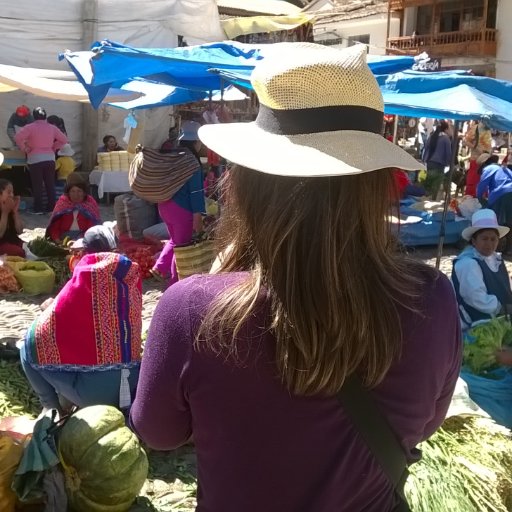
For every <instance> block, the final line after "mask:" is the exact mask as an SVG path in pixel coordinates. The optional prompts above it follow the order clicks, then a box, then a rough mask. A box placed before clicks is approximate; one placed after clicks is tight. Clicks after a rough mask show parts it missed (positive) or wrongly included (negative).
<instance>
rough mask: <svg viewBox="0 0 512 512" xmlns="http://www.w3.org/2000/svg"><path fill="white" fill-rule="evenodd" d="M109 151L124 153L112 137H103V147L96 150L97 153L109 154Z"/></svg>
mask: <svg viewBox="0 0 512 512" xmlns="http://www.w3.org/2000/svg"><path fill="white" fill-rule="evenodd" d="M111 151H124V148H122V147H121V146H120V145H119V144H118V143H117V139H116V138H115V137H114V136H113V135H105V137H103V146H100V147H99V148H98V153H110V152H111Z"/></svg>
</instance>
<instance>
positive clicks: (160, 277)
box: [149, 268, 167, 283]
mask: <svg viewBox="0 0 512 512" xmlns="http://www.w3.org/2000/svg"><path fill="white" fill-rule="evenodd" d="M149 272H150V274H151V275H152V276H153V277H154V278H155V279H156V280H157V281H160V282H161V283H165V282H166V281H167V277H165V276H164V275H163V274H161V273H160V272H158V270H155V269H154V268H152V269H150V270H149Z"/></svg>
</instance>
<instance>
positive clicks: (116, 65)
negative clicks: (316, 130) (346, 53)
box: [60, 41, 414, 108]
mask: <svg viewBox="0 0 512 512" xmlns="http://www.w3.org/2000/svg"><path fill="white" fill-rule="evenodd" d="M268 47H269V45H248V44H243V43H238V42H233V41H229V42H221V43H211V44H205V45H200V46H191V47H183V48H132V47H129V46H125V45H121V44H119V43H115V42H112V41H103V42H101V43H96V44H95V45H93V48H92V50H90V51H86V52H66V53H64V54H62V55H61V56H60V58H61V59H65V60H66V61H67V62H68V64H69V66H70V67H71V69H72V70H73V71H74V73H75V74H76V76H77V77H78V79H79V80H80V82H81V83H82V84H83V85H84V87H85V88H86V90H87V92H88V94H89V99H90V101H91V104H92V105H93V106H94V107H95V108H97V107H98V106H99V105H100V104H101V103H102V101H103V100H104V98H105V96H106V94H107V92H108V90H109V89H110V88H112V87H117V88H121V87H122V86H123V85H124V84H126V83H127V82H132V81H133V80H135V79H136V80H139V81H143V80H148V81H151V82H153V83H160V84H165V85H172V86H175V87H181V88H184V89H190V90H193V91H211V90H219V89H221V88H222V87H223V85H224V83H225V82H226V80H227V78H226V77H227V76H228V75H230V76H231V77H232V79H233V81H234V83H236V84H237V85H243V86H245V87H249V88H250V82H249V80H248V79H249V77H250V74H251V72H252V70H253V69H254V66H255V65H256V63H257V62H258V61H259V60H260V59H262V58H263V54H264V51H265V49H267V48H268ZM368 60H369V66H370V68H371V69H372V70H373V71H374V73H376V74H386V73H388V74H389V73H395V72H398V71H400V70H403V69H407V68H410V67H411V66H412V64H413V63H414V58H413V57H409V56H398V57H396V56H391V57H388V56H370V57H369V59H368ZM212 70H216V71H217V72H212ZM222 73H225V75H223V74H222ZM237 80H239V81H238V82H237Z"/></svg>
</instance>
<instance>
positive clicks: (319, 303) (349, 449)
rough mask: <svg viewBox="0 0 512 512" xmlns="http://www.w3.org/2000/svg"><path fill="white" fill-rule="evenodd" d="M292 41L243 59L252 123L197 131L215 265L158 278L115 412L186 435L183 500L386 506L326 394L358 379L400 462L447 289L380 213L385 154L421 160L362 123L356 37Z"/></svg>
mask: <svg viewBox="0 0 512 512" xmlns="http://www.w3.org/2000/svg"><path fill="white" fill-rule="evenodd" d="M310 46H311V47H310V48H301V49H300V51H297V48H295V47H294V45H293V44H291V45H290V44H279V43H278V44H275V45H274V47H275V49H274V48H273V51H272V54H271V55H268V56H266V57H265V59H262V60H261V61H259V62H258V63H257V65H256V67H255V69H254V71H253V73H252V75H251V81H252V84H253V85H254V90H255V91H256V93H257V95H258V100H259V105H260V107H259V109H260V110H259V113H258V117H257V119H256V121H255V122H254V123H218V124H207V125H203V126H201V128H200V129H199V137H200V140H201V141H202V142H203V143H204V144H205V145H206V146H207V147H209V148H211V149H212V150H213V151H215V152H216V153H218V154H219V155H221V156H222V157H224V158H226V159H227V160H229V161H230V162H231V163H233V164H234V165H233V167H232V168H230V170H229V172H228V173H226V174H225V176H226V183H225V184H226V186H225V188H224V190H225V196H224V197H223V199H224V198H225V201H224V202H223V208H224V210H223V214H222V216H221V220H220V223H219V226H218V229H217V230H216V235H215V236H216V240H218V241H219V242H220V244H219V250H220V255H221V256H220V258H219V260H220V267H219V269H218V271H217V272H216V273H214V274H209V275H194V276H191V277H189V278H186V279H182V280H180V281H179V282H177V283H175V284H173V285H172V286H170V287H169V289H168V290H167V291H166V292H165V293H164V294H163V296H162V298H161V299H160V302H159V303H158V306H157V308H156V309H155V312H154V315H153V317H152V319H151V325H150V327H149V331H148V337H147V341H146V345H145V348H144V357H143V361H142V366H141V374H140V379H139V383H138V387H137V395H136V397H135V401H134V404H133V407H132V409H131V411H130V424H131V427H132V428H133V429H134V430H135V432H136V433H137V435H138V436H139V437H140V438H141V440H142V441H143V442H144V443H145V444H146V445H147V446H148V447H149V448H152V449H156V450H171V449H174V448H176V447H178V446H180V445H182V444H184V443H186V442H187V441H188V440H189V439H190V437H191V436H193V439H194V444H195V447H196V453H197V461H198V463H197V467H198V489H199V491H198V493H197V496H198V499H197V502H198V503H197V510H200V511H207V510H209V511H222V512H241V511H243V512H262V511H265V512H283V511H286V512H292V511H293V512H298V511H307V512H313V511H314V512H333V511H336V512H360V511H363V510H364V511H365V512H391V511H392V510H397V508H396V505H397V501H398V500H397V496H396V494H395V492H394V489H393V484H392V482H391V480H390V479H387V477H386V475H385V474H384V471H383V469H382V467H381V466H380V465H379V462H378V460H377V458H376V457H375V455H374V454H373V453H372V452H371V451H370V449H369V447H368V446H367V445H365V443H364V440H363V438H362V436H361V434H360V433H359V431H358V428H357V427H356V425H355V422H354V421H352V419H351V417H350V414H349V411H348V410H347V408H346V407H344V406H342V404H340V402H339V401H338V399H337V397H336V395H337V393H338V392H339V390H340V389H342V388H343V386H344V384H345V382H346V380H347V379H350V378H358V379H359V380H360V381H361V382H362V385H364V387H366V388H367V389H368V392H369V393H370V394H371V395H372V398H373V399H374V400H375V402H376V405H377V406H378V409H379V411H380V412H381V413H382V416H384V418H385V419H386V421H388V422H389V425H390V426H391V427H392V429H393V432H394V434H395V435H396V437H397V439H398V440H399V442H400V445H401V447H402V448H403V451H404V456H405V457H406V458H407V459H408V460H411V458H412V456H413V451H412V449H413V447H414V446H415V445H416V444H417V443H418V442H420V441H422V440H423V439H425V438H428V437H429V436H430V435H431V434H432V433H433V432H434V431H435V430H436V429H437V428H438V427H439V426H440V425H441V423H442V422H443V420H444V417H445V415H446V411H447V409H448V406H449V404H450V401H451V396H452V392H453V389H454V386H455V382H456V381H457V378H458V375H459V370H460V361H461V348H462V346H461V340H460V322H459V319H458V313H457V304H456V301H455V296H454V294H453V289H452V286H451V284H450V282H449V281H448V279H447V278H446V277H445V276H443V275H442V274H441V273H438V272H437V271H435V270H434V269H433V268H429V267H427V266H426V265H424V264H422V263H420V262H417V261H416V262H415V261H414V260H412V259H409V257H408V256H407V255H406V254H403V253H400V252H399V251H397V250H396V246H395V244H394V242H393V238H392V236H393V235H392V233H391V229H390V226H389V224H388V223H387V222H388V221H387V219H388V218H389V213H390V210H391V209H392V205H391V204H390V203H391V201H390V196H389V194H386V191H388V190H392V187H393V174H392V171H391V168H394V167H396V168H398V169H404V170H411V171H415V170H417V169H418V167H419V168H422V166H421V165H418V162H417V161H416V160H415V159H414V158H413V157H412V156H411V155H408V154H407V153H406V152H405V151H404V150H403V149H401V148H400V147H398V146H397V145H394V144H392V143H390V142H389V141H387V140H386V139H385V138H384V137H382V136H381V135H380V130H381V128H382V125H383V121H384V102H383V99H382V95H381V93H380V90H379V86H378V83H377V81H376V80H375V78H374V77H373V75H372V73H371V71H370V68H369V67H368V65H367V63H366V48H365V47H364V46H363V45H356V46H353V47H349V48H346V49H343V50H334V49H332V48H328V47H323V46H321V45H310ZM354 106H357V113H358V115H355V114H354V110H353V109H354ZM326 112H327V113H326ZM359 113H360V114H359ZM359 115H360V117H358V116H359ZM362 118H364V119H362ZM196 195H199V194H196ZM440 318H442V321H441V322H440V321H439V319H440ZM418 362H421V364H418ZM376 430H377V431H378V428H376ZM276 450H277V451H278V452H279V453H280V454H281V455H280V456H279V457H276V456H275V453H276ZM414 453H415V452H414ZM262 489H266V490H267V491H268V492H261V491H262Z"/></svg>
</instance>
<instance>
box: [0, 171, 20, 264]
mask: <svg viewBox="0 0 512 512" xmlns="http://www.w3.org/2000/svg"><path fill="white" fill-rule="evenodd" d="M19 206H20V198H19V196H15V195H14V190H13V187H12V183H11V182H10V181H8V180H4V179H0V255H2V254H7V255H8V256H21V257H22V258H24V257H25V251H24V250H23V240H21V238H20V237H19V236H18V235H19V234H20V233H21V232H22V231H23V223H22V222H21V218H20V215H19V213H18V208H19Z"/></svg>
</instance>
